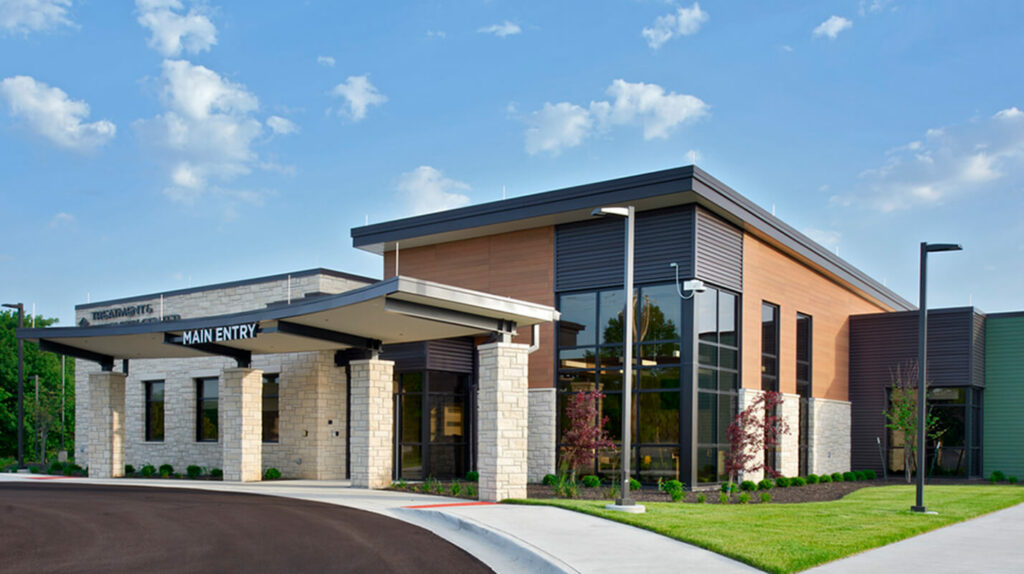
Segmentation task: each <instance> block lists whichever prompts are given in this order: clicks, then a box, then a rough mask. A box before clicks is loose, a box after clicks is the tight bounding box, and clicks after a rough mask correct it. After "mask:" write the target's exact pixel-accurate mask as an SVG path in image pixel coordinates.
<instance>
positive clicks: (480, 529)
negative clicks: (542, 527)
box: [393, 508, 580, 574]
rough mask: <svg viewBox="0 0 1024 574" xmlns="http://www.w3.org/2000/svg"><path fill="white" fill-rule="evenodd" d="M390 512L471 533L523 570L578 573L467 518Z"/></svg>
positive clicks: (543, 573) (412, 511) (401, 510)
mask: <svg viewBox="0 0 1024 574" xmlns="http://www.w3.org/2000/svg"><path fill="white" fill-rule="evenodd" d="M393 511H394V512H395V513H396V514H401V515H403V517H405V518H407V519H408V520H409V521H412V522H417V521H423V522H428V523H432V524H435V525H438V526H441V527H444V528H453V529H455V530H458V531H459V532H460V533H465V534H468V535H470V536H473V537H474V538H476V539H477V540H480V541H482V542H484V543H486V544H487V545H488V546H491V547H493V548H494V549H496V550H497V551H499V552H500V553H501V554H502V555H504V557H505V558H507V559H508V560H509V561H510V562H512V563H513V564H515V565H516V566H519V567H521V568H522V571H523V572H536V573H540V574H579V572H580V571H579V570H577V569H575V568H573V567H572V566H570V565H568V564H566V563H565V562H563V561H561V560H559V559H558V558H556V557H555V556H552V555H551V554H549V553H547V552H545V551H543V550H541V549H540V548H537V547H536V546H534V545H532V544H530V543H529V542H526V541H525V540H523V539H522V538H519V537H517V536H514V535H512V534H509V533H508V532H504V531H502V530H500V529H497V528H494V527H491V526H486V525H484V524H482V523H480V522H478V521H476V520H473V519H471V518H465V517H463V516H456V515H454V514H449V513H447V512H444V511H441V510H430V509H417V508H395V509H394V510H393Z"/></svg>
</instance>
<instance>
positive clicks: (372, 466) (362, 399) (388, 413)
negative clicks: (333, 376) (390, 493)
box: [349, 359, 395, 488]
mask: <svg viewBox="0 0 1024 574" xmlns="http://www.w3.org/2000/svg"><path fill="white" fill-rule="evenodd" d="M394 369H395V362H394V361H381V360H379V359H365V360H361V361H352V362H351V363H349V370H350V377H351V383H350V384H351V385H352V403H351V409H352V410H351V412H350V413H349V416H350V417H351V419H352V422H351V432H352V434H351V436H350V437H349V449H350V451H351V455H352V464H351V474H352V486H355V487H357V488H383V487H385V486H387V485H389V484H391V476H392V468H393V457H394V448H395V446H394V424H395V419H394V386H395V383H394V378H393V373H394Z"/></svg>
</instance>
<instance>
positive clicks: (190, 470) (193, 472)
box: [185, 464, 203, 480]
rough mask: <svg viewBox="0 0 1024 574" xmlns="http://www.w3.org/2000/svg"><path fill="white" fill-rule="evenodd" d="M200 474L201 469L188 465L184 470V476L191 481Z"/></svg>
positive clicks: (201, 472)
mask: <svg viewBox="0 0 1024 574" xmlns="http://www.w3.org/2000/svg"><path fill="white" fill-rule="evenodd" d="M200 474H203V468H202V467H201V466H197V465H194V464H190V465H188V467H187V468H185V475H186V476H188V477H189V478H191V479H192V480H195V479H197V478H199V475H200Z"/></svg>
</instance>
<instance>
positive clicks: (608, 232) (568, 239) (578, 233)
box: [555, 206, 694, 292]
mask: <svg viewBox="0 0 1024 574" xmlns="http://www.w3.org/2000/svg"><path fill="white" fill-rule="evenodd" d="M555 233H556V239H555V289H556V290H557V291H559V292H563V291H577V290H583V289H598V288H602V287H614V286H618V285H622V284H623V273H624V269H625V268H624V266H625V261H624V257H625V222H624V221H623V220H622V219H621V218H618V217H603V218H595V219H594V220H592V221H582V222H579V223H570V224H566V225H559V226H558V227H557V229H556V232H555ZM635 242H636V245H634V250H635V255H634V262H633V270H634V271H633V280H634V282H636V283H637V284H641V283H656V282H664V281H673V280H675V271H674V270H673V269H672V268H671V267H670V266H669V263H673V262H675V263H678V264H679V274H680V277H692V276H693V275H694V267H693V242H694V208H693V206H682V207H676V208H670V209H662V210H657V211H649V212H641V213H638V214H637V216H636V230H635Z"/></svg>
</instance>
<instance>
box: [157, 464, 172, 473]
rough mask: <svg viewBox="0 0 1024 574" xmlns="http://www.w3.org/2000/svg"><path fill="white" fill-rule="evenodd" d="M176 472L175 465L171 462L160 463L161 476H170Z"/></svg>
mask: <svg viewBox="0 0 1024 574" xmlns="http://www.w3.org/2000/svg"><path fill="white" fill-rule="evenodd" d="M172 474H174V467H173V466H171V465H169V464H161V465H160V476H170V475H172Z"/></svg>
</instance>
